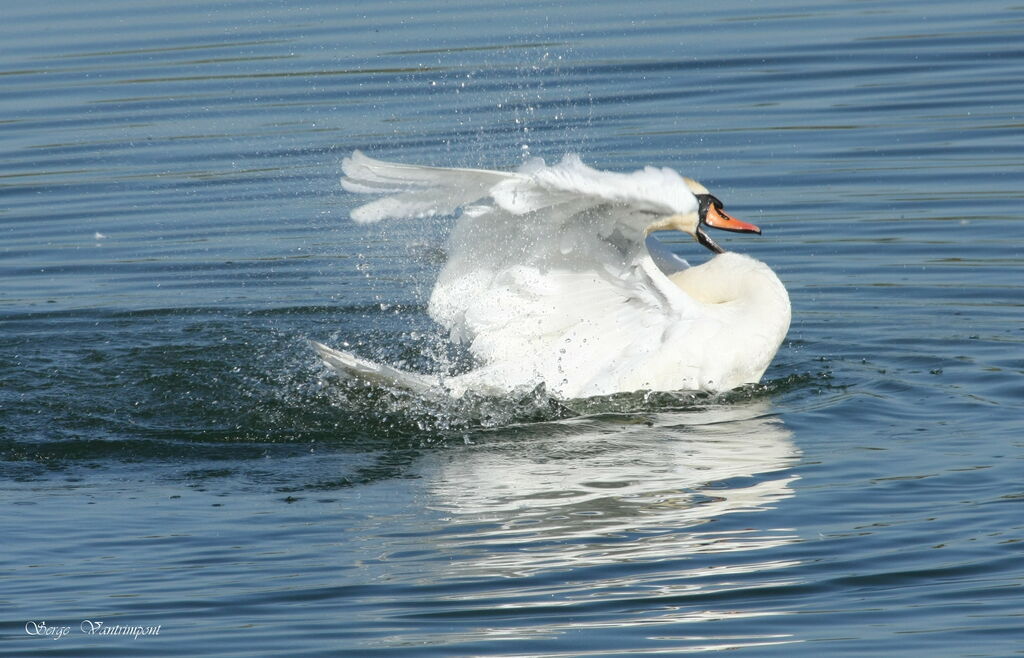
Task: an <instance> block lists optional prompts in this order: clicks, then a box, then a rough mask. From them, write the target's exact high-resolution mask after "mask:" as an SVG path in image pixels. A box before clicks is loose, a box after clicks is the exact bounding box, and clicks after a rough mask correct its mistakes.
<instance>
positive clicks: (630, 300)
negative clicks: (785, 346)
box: [312, 151, 790, 399]
mask: <svg viewBox="0 0 1024 658" xmlns="http://www.w3.org/2000/svg"><path fill="white" fill-rule="evenodd" d="M342 171H343V172H344V174H345V176H344V178H342V180H341V184H342V187H343V188H344V189H345V190H346V191H348V192H351V193H359V194H374V195H377V196H378V197H379V198H377V199H375V200H373V201H370V202H369V203H366V204H364V205H361V206H359V207H357V208H355V209H354V210H353V211H352V212H351V217H352V219H353V220H354V221H355V222H357V223H363V224H366V223H372V222H377V221H381V220H384V219H422V218H427V217H431V216H435V215H453V214H455V213H457V212H459V211H461V212H460V213H459V215H458V219H457V220H456V222H455V224H454V226H453V228H452V230H451V233H450V235H449V238H448V260H447V262H446V264H445V266H444V267H443V269H442V271H441V272H440V274H439V276H438V279H437V281H436V283H435V285H434V288H433V291H432V293H431V295H430V301H429V304H428V312H429V314H430V316H431V317H432V318H433V319H434V320H435V321H437V322H438V323H439V324H440V325H441V326H442V327H444V328H445V329H446V330H447V331H448V332H449V334H450V336H451V338H452V339H453V340H455V341H457V342H461V343H464V344H466V345H467V346H468V348H469V351H470V352H471V353H472V354H473V356H474V357H475V359H476V361H477V363H478V364H479V366H478V367H476V368H475V369H473V370H470V371H469V372H467V373H464V374H461V375H455V376H448V377H445V376H438V375H427V374H421V373H412V372H407V371H404V370H400V369H398V368H394V367H392V366H389V365H386V364H381V363H375V362H373V361H369V360H367V359H363V358H361V357H358V356H356V355H354V354H351V353H349V352H344V351H341V350H335V349H332V348H330V347H328V346H326V345H323V344H321V343H318V342H312V345H313V348H314V349H315V350H316V351H317V353H318V354H319V356H320V357H321V359H322V360H323V361H324V363H326V364H327V365H328V366H329V367H331V368H332V369H334V370H335V371H337V372H338V373H339V374H341V375H342V376H345V377H355V378H358V379H361V380H364V381H366V382H370V383H373V384H380V385H384V386H390V387H400V388H404V389H408V390H410V391H413V392H415V393H421V394H429V393H434V392H437V391H441V392H443V393H444V394H446V395H451V396H462V395H464V394H465V393H466V392H468V391H474V392H477V393H481V394H494V395H500V394H503V393H508V392H510V391H512V390H514V389H517V388H519V387H523V386H531V387H532V386H536V385H538V384H541V383H543V384H544V385H545V387H546V390H547V392H548V393H549V394H552V395H553V396H555V397H558V398H562V399H574V398H585V397H591V396H600V395H610V394H613V393H618V392H627V391H637V390H663V391H669V390H673V391H674V390H699V391H708V392H721V391H726V390H729V389H732V388H735V387H737V386H741V385H744V384H751V383H757V382H758V381H760V379H761V376H762V375H763V374H764V371H765V370H766V369H767V367H768V365H769V364H770V363H771V361H772V359H773V358H774V356H775V353H776V351H777V350H778V348H779V346H780V344H781V343H782V340H783V339H784V338H785V336H786V332H787V331H788V330H789V323H790V303H789V295H788V294H787V292H786V288H785V287H784V286H783V284H782V282H781V281H779V278H778V277H777V276H776V275H775V273H774V272H773V271H772V270H771V269H770V268H769V267H768V266H767V265H765V264H764V263H762V262H760V261H757V260H755V259H753V258H751V257H749V256H746V255H742V254H738V253H734V252H730V251H726V250H725V249H723V248H722V247H721V246H719V245H718V244H717V243H716V242H715V241H714V240H712V239H711V237H710V236H709V235H708V234H707V230H706V229H708V228H715V229H721V230H724V231H735V232H743V233H757V234H760V233H761V230H760V229H759V228H758V227H757V226H755V225H753V224H749V223H747V222H744V221H741V220H739V219H736V218H734V217H732V216H730V215H728V214H727V213H726V212H725V211H724V209H723V204H722V202H721V201H720V200H719V199H718V198H716V197H715V196H713V195H712V194H711V193H710V192H708V190H707V189H706V188H705V187H704V186H703V185H701V184H700V183H697V182H696V181H694V180H691V179H689V178H685V177H683V176H681V175H679V174H678V173H677V172H676V171H675V170H673V169H670V168H655V167H646V168H644V169H642V170H639V171H635V172H633V173H616V172H608V171H599V170H596V169H593V168H591V167H589V166H587V165H585V164H584V163H583V162H582V161H581V160H580V158H579V156H577V155H575V154H568V155H566V156H565V157H564V158H563V159H562V160H561V162H559V163H558V164H555V165H550V166H549V165H546V164H545V163H544V161H543V160H541V159H539V158H533V159H530V160H528V161H526V162H525V163H524V164H523V165H522V166H521V167H519V168H518V169H517V170H515V171H490V170H483V169H454V168H441V167H428V166H419V165H410V164H400V163H393V162H384V161H381V160H377V159H374V158H371V157H369V156H367V155H365V154H363V153H361V152H360V151H354V152H353V153H352V155H351V156H349V157H346V158H345V159H344V160H343V163H342ZM657 231H681V232H683V233H686V234H689V235H690V236H692V237H693V238H694V239H695V240H696V241H697V242H698V243H699V244H700V245H703V246H704V247H705V248H707V249H708V250H710V251H711V252H712V253H713V254H714V255H713V257H711V258H710V259H709V260H708V261H707V262H705V263H703V264H700V265H696V266H693V267H691V266H690V265H689V263H687V262H686V261H685V260H683V259H682V258H680V257H678V256H676V255H675V254H674V253H673V252H672V251H671V250H670V249H669V248H668V247H667V246H666V245H664V244H663V243H661V242H660V241H658V240H657V238H656V237H655V236H654V235H652V234H653V233H655V232H657Z"/></svg>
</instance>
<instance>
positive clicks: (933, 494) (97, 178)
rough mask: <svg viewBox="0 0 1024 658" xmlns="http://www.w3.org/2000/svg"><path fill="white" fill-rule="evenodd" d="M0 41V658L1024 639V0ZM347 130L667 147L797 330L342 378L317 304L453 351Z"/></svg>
mask: <svg viewBox="0 0 1024 658" xmlns="http://www.w3.org/2000/svg"><path fill="white" fill-rule="evenodd" d="M0 44H2V45H0V89H2V93H0V502H2V503H3V509H4V510H5V513H4V514H3V516H2V517H0V519H2V520H0V537H2V538H3V546H4V550H3V551H0V610H2V613H0V653H10V654H11V655H68V656H118V655H124V656H134V655H140V654H142V653H145V654H147V655H288V656H312V655H335V654H348V655H359V656H372V655H403V656H404V655H437V656H461V655H506V656H561V655H589V656H599V655H600V656H605V655H635V654H641V653H654V652H662V653H668V654H672V653H696V652H705V651H715V650H723V649H733V650H735V651H736V652H739V653H741V654H744V655H794V654H799V655H808V656H820V655H830V656H833V655H835V656H840V655H850V656H864V655H922V656H924V655H927V656H936V655H941V656H1007V655H1018V654H1020V653H1022V652H1024V560H1022V539H1024V521H1022V519H1024V514H1022V511H1024V509H1022V503H1024V484H1022V482H1024V315H1022V310H1024V219H1022V208H1024V186H1022V183H1024V160H1022V156H1024V116H1022V114H1021V109H1020V108H1022V107H1024V85H1022V84H1021V83H1022V80H1024V7H1022V6H1019V5H1017V4H1013V3H1005V2H989V1H982V2H975V3H959V2H956V3H954V2H928V3H925V2H912V3H903V4H899V5H894V4H892V3H881V2H856V3H834V4H793V3H786V2H771V3H748V2H738V1H731V0H730V1H727V2H722V3H716V4H715V6H714V8H702V9H697V8H696V5H693V6H687V5H686V4H685V3H675V2H652V3H642V4H638V5H635V6H634V5H629V4H627V3H615V2H605V1H599V2H594V3H579V4H556V3H530V4H527V5H517V6H512V5H506V4H504V3H497V2H484V3H477V4H475V5H473V6H471V7H467V6H454V5H448V4H445V3H429V2H428V3H421V2H386V3H379V4H377V5H373V6H356V5H355V4H353V3H349V4H342V5H337V4H336V3H327V2H323V3H313V2H307V3H280V2H265V1H262V0H255V1H252V2H242V3H232V4H230V5H224V6H210V5H209V3H199V2H181V3H125V2H105V1H101V2H94V3H87V4H81V3H77V4H76V3H70V2H41V3H30V4H23V5H18V6H14V5H11V6H9V7H5V8H4V11H3V21H2V22H0ZM353 149H362V150H364V151H366V152H368V153H370V154H372V155H375V156H378V157H381V158H384V159H392V160H399V161H405V162H413V163H423V164H437V165H452V166H471V167H499V168H507V167H512V166H515V165H518V164H519V163H520V162H522V161H523V159H524V157H526V156H528V155H529V156H541V157H544V158H546V159H548V161H549V162H550V161H556V160H558V159H559V158H560V157H561V156H562V154H564V153H566V152H570V151H571V152H579V153H580V154H581V155H582V157H583V159H584V161H586V162H587V163H588V164H591V165H593V166H596V167H598V168H602V169H613V170H620V171H628V170H633V169H636V168H639V167H642V166H645V165H648V164H652V165H659V166H671V167H673V168H675V169H677V170H679V171H680V172H681V173H683V174H685V175H689V176H693V177H694V178H696V179H698V180H700V181H702V182H703V183H705V184H706V185H708V186H709V187H710V188H711V189H712V190H713V191H714V192H715V194H716V195H717V196H719V197H721V198H722V199H724V200H726V202H727V204H728V206H729V210H730V211H731V212H734V213H735V214H736V216H738V217H740V218H742V219H746V220H749V221H752V222H754V223H756V224H758V225H760V226H761V227H762V228H763V229H764V235H763V236H761V237H756V236H740V235H727V236H726V237H725V238H723V242H724V243H726V244H727V245H728V247H729V248H730V249H734V250H737V251H742V252H745V253H749V254H751V255H752V256H754V257H756V258H758V259H760V260H763V261H765V262H766V263H768V264H769V265H770V266H771V267H772V268H773V269H774V270H775V271H776V272H777V273H778V274H779V276H780V278H781V279H782V280H783V282H784V283H785V284H786V286H787V288H788V289H789V292H790V295H791V298H792V302H793V324H792V327H791V330H790V333H789V336H788V338H787V340H786V342H785V343H784V344H783V346H782V348H781V349H780V351H779V354H778V356H777V357H776V360H775V363H774V364H773V365H772V367H771V368H770V369H769V371H768V372H767V374H766V375H765V378H764V380H763V381H762V383H761V384H760V385H757V386H750V387H747V388H744V389H741V390H738V391H733V392H730V393H728V394H724V395H721V396H707V395H694V394H688V393H659V394H645V393H643V392H639V393H633V394H622V395H618V396H613V397H611V398H605V399H594V400H578V401H560V400H553V399H550V398H548V397H547V396H545V395H544V392H543V391H522V392H521V393H520V394H518V395H513V396H510V397H509V398H506V399H500V400H496V399H485V398H469V399H465V400H460V401H437V400H433V401H428V400H422V399H417V398H415V397H412V396H410V395H408V394H403V393H401V392H396V391H387V390H380V389H374V388H372V387H367V386H359V385H350V384H344V383H342V382H340V381H338V380H337V378H336V377H334V376H332V375H331V374H330V373H329V372H328V371H327V370H326V369H325V368H324V367H323V366H322V365H321V364H320V363H319V362H318V360H317V359H316V357H315V355H314V353H313V352H312V351H311V350H310V348H309V344H308V341H309V340H318V341H322V342H325V343H328V344H331V345H343V344H346V343H347V344H348V345H349V346H350V347H349V348H350V349H352V350H354V351H356V352H358V353H360V354H362V355H364V356H367V357H370V358H374V359H377V360H382V361H386V362H388V363H392V364H395V365H399V366H402V367H405V368H410V369H413V370H420V371H429V370H431V369H436V368H438V367H440V366H442V365H444V364H451V363H452V362H458V360H459V359H461V358H464V355H462V354H460V353H459V352H458V351H457V350H455V349H454V348H453V347H452V346H450V345H448V344H447V343H446V341H445V340H444V339H443V336H441V335H440V331H439V329H438V328H437V327H436V326H434V325H433V324H432V323H431V321H430V320H429V318H428V317H427V314H426V299H427V296H428V294H429V291H430V287H431V284H432V281H433V276H434V275H435V274H436V272H437V271H438V269H439V267H440V265H441V263H442V262H443V249H442V247H443V236H444V235H445V231H446V227H447V225H448V224H447V222H446V221H445V220H437V221H421V222H411V221H410V222H385V223H381V224H377V225H369V226H366V225H356V224H354V223H352V222H351V221H350V220H349V217H348V213H349V212H350V211H351V209H352V208H353V207H355V206H356V205H357V204H358V203H359V202H360V200H358V199H355V198H353V197H352V196H350V195H347V194H346V193H344V192H343V191H342V190H341V189H340V187H339V185H338V178H339V176H340V161H341V158H342V157H344V156H345V155H348V154H349V153H350V152H351V151H352V150H353ZM672 247H673V249H674V250H675V251H677V252H678V253H679V254H681V255H683V256H686V257H690V258H699V257H700V254H699V251H698V250H697V248H696V247H695V245H693V244H691V243H689V242H688V241H686V240H684V239H682V238H678V239H677V240H676V242H674V243H673V244H672ZM87 621H88V622H91V623H92V626H90V624H88V623H86V622H87ZM44 622H45V624H44ZM99 622H102V623H103V624H104V626H105V627H106V628H107V629H108V630H109V629H111V628H116V627H118V626H120V627H122V628H129V629H143V631H145V630H147V629H150V630H158V634H156V633H155V632H154V633H150V634H144V635H139V636H138V637H136V636H135V631H123V632H122V631H119V632H116V633H113V634H107V635H104V634H103V633H102V632H100V630H97V631H96V632H93V633H88V632H86V631H88V630H90V629H93V628H98V629H102V627H95V624H96V623H99ZM64 628H67V629H68V630H67V631H63V630H61V629H64ZM125 633H127V634H125ZM55 635H57V636H60V637H57V638H56V639H54V637H55Z"/></svg>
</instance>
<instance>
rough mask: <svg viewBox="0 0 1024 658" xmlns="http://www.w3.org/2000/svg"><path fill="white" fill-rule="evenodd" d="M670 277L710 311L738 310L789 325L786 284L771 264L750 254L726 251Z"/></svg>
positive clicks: (747, 314)
mask: <svg viewBox="0 0 1024 658" xmlns="http://www.w3.org/2000/svg"><path fill="white" fill-rule="evenodd" d="M669 278H670V279H671V281H672V282H673V283H674V284H676V285H677V286H679V288H681V289H682V290H683V292H685V293H686V294H688V295H689V296H690V297H692V298H693V299H695V300H696V301H698V302H700V303H701V304H702V305H704V306H705V307H706V308H707V310H708V312H709V313H715V312H718V311H721V312H731V311H739V312H741V313H743V314H744V315H746V316H748V317H750V316H756V317H758V318H759V319H761V320H762V321H764V320H767V319H768V318H777V322H778V323H780V324H782V323H784V324H785V326H786V328H788V327H789V295H788V294H787V293H786V289H785V287H783V285H782V282H781V281H779V278H778V277H777V276H775V273H774V272H772V270H771V268H769V267H768V266H767V265H765V264H764V263H762V262H760V261H757V260H754V259H753V258H750V257H749V256H744V255H742V254H737V253H734V252H731V251H730V252H726V253H724V254H719V255H718V256H715V257H714V258H712V259H711V260H709V261H708V262H706V263H704V264H702V265H698V266H696V267H691V268H689V269H686V270H683V271H681V272H676V273H675V274H673V275H671V276H670V277H669Z"/></svg>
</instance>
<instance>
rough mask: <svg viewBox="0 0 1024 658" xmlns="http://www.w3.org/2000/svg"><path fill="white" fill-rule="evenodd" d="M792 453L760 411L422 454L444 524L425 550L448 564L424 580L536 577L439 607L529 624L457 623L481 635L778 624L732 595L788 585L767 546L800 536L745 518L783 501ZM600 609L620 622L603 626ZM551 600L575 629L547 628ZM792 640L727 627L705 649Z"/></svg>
mask: <svg viewBox="0 0 1024 658" xmlns="http://www.w3.org/2000/svg"><path fill="white" fill-rule="evenodd" d="M798 455H799V452H798V450H797V448H796V447H795V445H794V444H793V442H792V440H791V435H790V432H789V431H788V430H787V429H786V428H785V427H784V426H783V425H782V423H781V421H780V420H779V419H778V418H775V417H773V416H772V415H770V409H769V408H768V406H767V405H765V404H760V403H755V404H747V405H738V406H737V405H729V406H712V407H707V408H702V409H696V410H692V411H690V410H688V411H679V412H658V413H646V414H625V415H624V414H605V415H600V416H591V417H587V418H578V419H573V420H569V421H562V422H558V423H548V424H539V425H534V426H527V427H520V428H516V429H514V430H513V429H506V430H502V431H499V432H496V433H494V435H493V436H489V437H484V438H482V439H480V440H478V441H477V442H476V444H475V445H467V446H465V447H464V448H459V449H456V450H451V451H448V450H445V451H439V452H438V453H435V454H433V455H431V456H429V457H427V459H428V460H437V463H435V464H431V465H429V467H427V468H424V469H423V471H422V473H423V475H424V477H428V478H432V479H431V480H430V481H429V482H426V483H424V484H426V489H427V491H428V492H429V493H428V494H427V496H428V501H427V504H428V505H429V506H430V507H432V508H433V509H435V510H438V511H441V512H442V513H444V514H446V516H447V520H448V522H449V523H450V524H451V526H450V531H449V532H447V533H444V534H443V535H441V536H438V537H435V538H434V539H433V540H434V541H439V542H442V543H443V544H444V545H443V546H441V547H440V548H442V550H443V552H444V554H447V555H455V556H458V558H457V559H454V560H452V561H450V562H449V563H448V565H447V566H445V567H442V570H443V571H444V572H445V573H443V575H441V574H431V575H430V576H427V574H424V576H425V577H426V578H430V579H432V580H433V579H435V578H437V577H438V576H440V578H441V579H443V580H445V581H448V582H449V583H451V582H463V583H467V582H470V581H472V582H476V583H481V582H495V579H497V580H498V581H503V582H506V583H507V582H508V581H507V579H509V578H512V579H516V578H524V579H527V580H528V581H530V583H531V584H530V588H531V591H532V592H533V593H534V594H536V593H537V591H538V587H539V585H538V581H540V582H541V583H545V585H544V586H541V587H540V589H542V590H544V592H545V596H544V597H540V598H537V597H535V596H534V597H528V596H524V593H525V592H523V591H519V589H518V588H509V587H508V586H507V585H506V586H504V587H502V588H491V587H484V588H483V589H484V590H486V591H479V590H478V589H477V588H475V587H474V588H470V591H467V592H463V593H462V594H457V595H452V596H450V597H445V598H446V599H447V600H448V601H450V602H451V604H452V605H456V606H460V607H461V606H467V605H468V606H470V607H472V608H473V609H477V606H480V605H486V606H487V607H488V608H489V609H490V610H492V611H494V610H500V609H507V608H514V609H515V610H517V611H518V613H517V614H525V615H527V617H524V618H521V619H518V620H517V621H518V622H519V623H514V624H513V626H514V628H510V627H509V626H506V625H504V624H497V625H494V624H488V625H487V626H488V627H487V628H479V627H478V628H475V629H473V630H472V631H468V629H464V631H466V632H468V633H469V634H470V635H477V636H479V634H483V635H487V636H492V635H494V634H497V635H503V634H507V633H509V632H513V633H514V632H515V631H516V630H521V631H522V632H523V633H528V634H533V633H537V632H539V631H540V632H548V633H551V632H554V633H555V634H562V633H566V632H577V631H579V629H580V628H584V627H585V628H593V629H596V628H604V627H608V626H630V627H631V628H632V629H634V630H635V629H636V628H642V627H644V626H645V625H648V624H657V625H658V629H659V630H658V631H657V633H658V634H659V635H663V634H664V633H666V632H670V629H668V628H666V627H665V626H664V624H673V623H680V622H687V623H694V622H702V621H712V620H722V619H731V620H736V619H740V618H744V617H760V616H774V615H779V614H785V612H786V611H784V610H781V609H778V608H774V607H772V606H771V605H768V606H767V607H762V606H760V605H759V606H755V607H754V608H751V607H750V606H749V605H744V604H743V603H742V591H743V590H746V589H749V588H751V587H755V588H756V587H758V586H762V585H765V584H768V583H770V584H771V586H773V587H779V586H784V585H786V584H787V582H786V578H785V576H784V575H783V574H782V573H780V569H781V570H785V569H784V568H785V567H789V566H794V565H795V564H796V562H794V561H792V560H782V559H779V557H778V555H777V552H776V551H773V550H770V549H773V548H776V547H779V546H782V545H785V544H788V543H791V542H793V541H795V540H796V535H795V534H794V533H793V532H792V531H791V530H789V529H786V528H784V527H773V526H771V525H764V524H762V525H758V524H757V522H756V519H757V513H758V512H764V511H766V510H770V509H773V508H774V507H776V506H777V505H778V504H779V502H780V501H782V500H784V499H785V498H787V497H790V496H792V495H793V489H792V488H791V485H792V483H793V482H794V480H796V479H797V477H798V476H796V475H795V474H793V473H792V472H791V471H790V470H789V469H790V468H791V467H792V466H793V464H794V462H795V461H796V459H797V458H798ZM425 466H426V465H425ZM765 516H768V517H772V518H776V519H778V518H779V515H765ZM730 519H733V520H734V521H733V522H729V520H730ZM434 582H436V580H434ZM730 592H735V593H736V596H735V597H732V596H730V595H729V593H730ZM709 594H713V596H714V598H713V599H710V600H709V599H707V598H706V597H707V596H708V595H709ZM599 602H600V605H601V606H603V607H597V608H592V609H590V607H591V606H594V605H595V604H598V603H599ZM609 603H611V604H612V605H613V606H615V605H620V606H622V610H628V612H621V611H620V612H618V613H616V614H612V615H610V616H609V614H608V612H609V608H608V607H607V606H608V604H609ZM748 603H749V602H748ZM552 606H556V607H557V608H559V609H561V606H567V607H569V608H571V611H572V612H571V614H572V620H571V622H570V621H567V620H566V619H565V618H563V617H562V614H563V613H559V614H558V617H557V618H550V615H551V612H550V610H551V607H552ZM461 609H462V610H463V612H464V613H465V612H468V611H467V610H466V609H465V608H461ZM542 609H543V610H547V611H548V612H546V613H542V612H541V610H542ZM588 609H589V612H588ZM530 610H536V611H537V614H539V615H541V616H542V617H544V621H545V623H543V624H540V625H538V619H536V618H531V617H530V612H529V611H530ZM602 611H603V612H602ZM564 614H569V611H568V610H566V611H565V612H564ZM492 621H493V620H492ZM509 621H511V620H509ZM731 630H732V631H736V630H737V629H735V628H732V629H731ZM748 630H752V629H748ZM651 632H654V630H653V629H651ZM464 639H465V638H464ZM706 639H708V640H711V639H712V638H706ZM790 641H793V639H792V638H787V637H784V636H779V635H777V634H775V633H774V632H766V633H758V632H749V633H740V634H739V635H736V634H735V633H732V636H731V639H729V641H728V642H726V643H725V644H718V643H716V642H714V641H712V642H711V644H710V645H708V646H715V647H718V648H722V647H725V646H746V645H750V644H763V643H777V642H790Z"/></svg>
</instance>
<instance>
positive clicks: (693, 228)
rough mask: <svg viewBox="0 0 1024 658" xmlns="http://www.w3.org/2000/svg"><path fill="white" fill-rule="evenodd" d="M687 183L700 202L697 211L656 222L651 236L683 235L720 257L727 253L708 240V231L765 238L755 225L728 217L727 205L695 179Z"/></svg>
mask: <svg viewBox="0 0 1024 658" xmlns="http://www.w3.org/2000/svg"><path fill="white" fill-rule="evenodd" d="M683 180H684V181H685V182H686V186H687V187H688V188H690V192H692V193H693V196H694V197H695V198H696V199H697V210H696V211H690V212H688V213H680V214H675V215H669V216H668V217H665V218H664V219H662V220H660V221H656V222H654V223H653V224H651V225H650V226H649V227H648V228H647V232H648V233H650V232H652V231H682V232H683V233H689V234H690V235H692V236H693V237H694V239H695V240H697V242H699V243H700V244H702V245H704V246H705V247H707V248H708V249H710V250H711V251H713V252H715V253H716V254H721V253H723V252H724V251H725V249H722V248H721V247H720V246H718V243H716V242H715V241H714V240H712V239H711V238H710V237H708V234H707V232H706V231H705V230H704V229H705V227H710V228H717V229H720V230H723V231H733V232H735V233H757V234H758V235H760V234H761V229H759V228H758V227H756V226H754V225H753V224H748V223H747V222H744V221H740V220H738V219H736V218H735V217H732V216H731V215H728V214H726V212H725V211H724V210H723V209H722V208H723V207H724V204H723V203H722V202H721V201H720V200H719V199H718V197H716V196H715V195H713V194H711V193H710V192H708V190H707V188H706V187H704V186H703V185H701V184H700V183H698V182H697V181H695V180H693V179H692V178H683Z"/></svg>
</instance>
